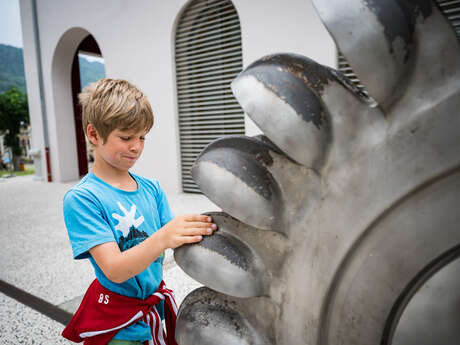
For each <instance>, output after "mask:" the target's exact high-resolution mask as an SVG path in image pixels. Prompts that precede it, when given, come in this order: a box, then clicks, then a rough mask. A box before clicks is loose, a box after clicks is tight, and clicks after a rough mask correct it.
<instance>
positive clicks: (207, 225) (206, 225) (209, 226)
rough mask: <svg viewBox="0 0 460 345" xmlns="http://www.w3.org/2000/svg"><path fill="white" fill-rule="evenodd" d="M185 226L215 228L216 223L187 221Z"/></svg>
mask: <svg viewBox="0 0 460 345" xmlns="http://www.w3.org/2000/svg"><path fill="white" fill-rule="evenodd" d="M185 228H188V229H190V228H212V229H213V230H215V229H217V225H216V224H213V223H203V222H188V223H187V224H186V225H185Z"/></svg>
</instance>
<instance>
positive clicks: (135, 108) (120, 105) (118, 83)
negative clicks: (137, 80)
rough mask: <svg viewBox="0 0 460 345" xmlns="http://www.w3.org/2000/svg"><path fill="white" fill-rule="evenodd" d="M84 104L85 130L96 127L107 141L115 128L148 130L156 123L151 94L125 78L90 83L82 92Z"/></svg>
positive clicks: (80, 97)
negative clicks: (154, 121)
mask: <svg viewBox="0 0 460 345" xmlns="http://www.w3.org/2000/svg"><path fill="white" fill-rule="evenodd" d="M78 98H79V100H80V105H81V106H82V112H83V114H82V115H83V116H82V122H83V123H82V124H83V131H84V132H85V134H86V129H87V127H88V124H91V125H93V126H94V128H95V129H96V130H97V132H98V133H99V135H100V136H101V137H102V140H103V142H104V143H105V142H106V140H107V137H108V136H109V134H110V133H111V132H112V131H113V130H115V129H119V130H136V131H142V130H145V131H146V132H148V131H150V129H151V128H152V126H153V112H152V108H151V106H150V103H149V101H148V100H147V97H146V96H145V95H144V94H143V93H142V91H140V90H139V89H138V88H137V87H136V86H134V85H133V84H131V83H129V82H127V81H126V80H121V79H109V78H103V79H100V80H99V81H97V82H95V83H92V84H90V85H88V86H86V87H85V88H84V89H83V92H82V93H81V94H79V95H78Z"/></svg>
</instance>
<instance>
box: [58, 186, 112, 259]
mask: <svg viewBox="0 0 460 345" xmlns="http://www.w3.org/2000/svg"><path fill="white" fill-rule="evenodd" d="M63 211H64V221H65V225H66V228H67V232H68V235H69V239H70V244H71V245H72V252H73V257H74V258H75V259H85V258H88V257H89V256H90V254H89V250H90V249H91V248H93V247H94V246H97V245H98V244H102V243H106V242H116V239H115V236H114V234H113V232H112V230H111V228H110V226H109V224H108V223H107V221H106V220H105V219H104V217H103V216H102V213H101V210H100V208H99V207H98V205H97V202H96V201H95V200H94V198H92V197H91V196H90V195H87V194H86V193H84V192H83V191H76V190H70V191H69V192H67V194H66V195H65V197H64V203H63Z"/></svg>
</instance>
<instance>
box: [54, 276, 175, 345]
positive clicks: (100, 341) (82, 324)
mask: <svg viewBox="0 0 460 345" xmlns="http://www.w3.org/2000/svg"><path fill="white" fill-rule="evenodd" d="M162 300H164V301H165V323H166V332H165V331H164V329H163V324H162V322H161V318H160V316H159V315H158V312H157V310H156V308H155V305H156V304H158V303H159V302H160V301H162ZM176 316H177V305H176V302H175V300H174V296H173V292H172V290H169V289H167V288H166V287H165V283H164V282H163V281H162V282H161V283H160V287H159V288H158V290H157V291H156V292H155V293H154V294H153V295H151V296H150V297H148V298H146V299H145V300H142V299H138V298H132V297H127V296H122V295H119V294H117V293H115V292H112V291H110V290H108V289H106V288H105V287H103V286H102V285H101V284H100V283H99V282H98V281H97V279H95V280H94V281H93V282H92V284H91V285H90V287H89V288H88V290H87V291H86V294H85V296H84V297H83V300H82V302H81V304H80V307H79V308H78V310H77V312H76V313H75V315H74V316H73V318H72V320H71V321H70V322H69V324H68V325H67V326H66V327H65V329H64V331H63V332H62V336H63V337H64V338H66V339H69V340H71V341H73V342H76V343H79V342H82V341H84V344H85V345H105V344H107V343H108V342H110V340H112V338H113V337H114V336H115V334H116V333H117V332H118V331H119V330H120V329H122V328H125V327H128V326H129V325H131V324H133V323H135V322H137V321H140V320H142V321H144V322H145V323H147V325H149V326H150V331H151V333H152V340H149V341H146V342H144V344H146V345H177V343H176V340H175V338H174V333H175V330H176Z"/></svg>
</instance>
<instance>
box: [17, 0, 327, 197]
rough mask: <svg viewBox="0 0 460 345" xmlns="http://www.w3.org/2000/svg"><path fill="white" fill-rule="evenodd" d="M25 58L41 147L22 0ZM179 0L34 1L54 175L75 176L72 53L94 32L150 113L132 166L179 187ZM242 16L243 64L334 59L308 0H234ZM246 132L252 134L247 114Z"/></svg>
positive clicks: (113, 73)
mask: <svg viewBox="0 0 460 345" xmlns="http://www.w3.org/2000/svg"><path fill="white" fill-rule="evenodd" d="M20 3H21V17H22V21H23V25H22V26H23V28H22V29H23V36H24V59H25V69H26V77H27V82H28V94H29V102H30V104H31V117H32V118H31V121H32V126H33V137H32V146H33V147H36V146H43V139H42V137H43V134H42V133H43V128H42V127H41V125H40V124H41V120H40V117H41V112H40V111H39V95H38V93H37V91H36V88H37V87H38V83H37V82H36V80H34V78H35V79H36V75H37V71H36V68H37V67H36V57H35V56H34V49H32V48H33V45H34V41H33V33H32V26H31V23H30V21H31V14H30V7H31V6H30V4H31V0H21V2H20ZM186 3H187V1H184V0H168V1H152V0H137V1H136V2H132V3H131V2H130V3H129V5H128V3H127V2H126V1H123V0H110V1H109V0H105V1H93V0H79V1H78V2H77V1H70V0H61V1H55V0H40V1H39V2H38V3H37V16H38V25H39V32H40V47H41V50H40V51H41V56H42V71H43V80H44V92H45V99H46V109H47V117H48V128H49V138H50V153H51V166H52V174H53V179H54V180H55V181H70V180H77V179H78V176H77V175H78V172H77V171H78V169H77V160H76V154H77V153H76V144H75V134H74V133H75V130H74V122H73V110H72V107H71V88H70V70H71V62H72V57H73V54H74V52H75V49H76V47H77V46H78V44H79V43H80V41H81V39H83V38H84V36H85V35H86V34H87V33H90V34H92V35H93V36H94V38H95V39H96V41H97V43H98V44H99V47H100V49H101V52H102V54H103V57H104V61H105V68H106V74H107V76H108V77H113V78H124V79H127V80H129V81H131V82H133V83H134V84H136V85H137V86H139V87H140V88H141V89H142V90H143V91H144V92H145V93H146V94H147V96H148V97H149V100H150V102H151V103H152V107H153V109H154V111H155V116H156V118H155V126H154V128H153V129H152V131H151V132H150V134H149V136H148V138H147V141H146V145H145V150H144V154H143V157H142V158H141V159H140V160H139V162H138V163H137V164H136V166H135V169H134V171H135V172H137V173H140V174H143V175H145V176H148V177H156V178H158V179H159V180H160V182H161V184H162V185H163V187H164V188H165V190H166V191H167V192H168V193H169V194H173V195H178V194H180V193H181V186H180V157H179V139H178V124H177V107H176V95H175V76H174V53H173V52H174V30H175V25H176V22H177V20H178V17H179V14H180V12H181V10H182V9H183V8H184V6H185V5H186ZM233 3H234V5H235V7H236V8H237V11H238V14H239V16H240V22H241V30H242V45H243V64H244V66H247V65H248V64H250V63H251V62H252V61H254V60H255V59H257V58H259V57H261V56H263V55H266V54H270V53H275V52H293V53H299V54H303V55H306V56H309V57H311V58H313V59H315V60H317V61H319V62H321V63H323V64H327V65H330V66H334V65H335V46H334V44H333V42H332V39H331V38H330V36H329V34H328V33H327V31H326V30H325V28H324V27H323V25H322V24H321V22H320V20H319V18H318V17H317V15H316V12H315V11H314V9H313V7H312V5H311V3H310V2H309V0H290V1H289V5H287V4H286V2H283V1H280V0H251V1H247V0H235V1H233ZM246 125H247V126H246V131H247V134H248V135H253V134H256V133H258V129H257V127H256V126H255V125H254V124H253V123H252V121H250V120H249V119H248V120H247V121H246Z"/></svg>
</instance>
